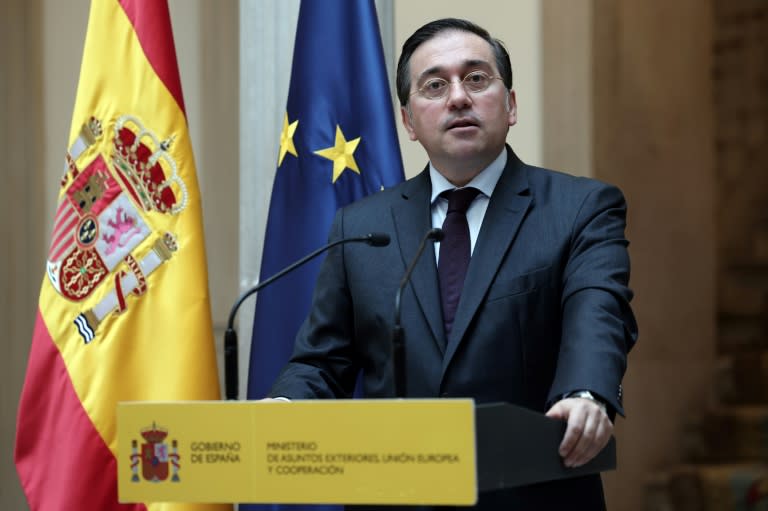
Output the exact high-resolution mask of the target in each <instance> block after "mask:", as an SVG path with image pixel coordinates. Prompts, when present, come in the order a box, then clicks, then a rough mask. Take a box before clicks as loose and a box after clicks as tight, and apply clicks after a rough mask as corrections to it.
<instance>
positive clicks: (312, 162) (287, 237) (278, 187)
mask: <svg viewBox="0 0 768 511" xmlns="http://www.w3.org/2000/svg"><path fill="white" fill-rule="evenodd" d="M394 123H395V121H394V110H393V102H392V97H391V96H390V90H389V85H388V80H387V73H386V67H385V65H384V54H383V51H382V46H381V36H380V34H379V25H378V22H377V19H376V9H375V6H374V3H373V0H354V1H350V0H324V1H322V2H320V1H303V2H302V3H301V8H300V10H299V21H298V26H297V29H296V44H295V47H294V53H293V68H292V71H291V84H290V89H289V92H288V108H287V112H286V114H285V117H284V120H283V126H282V133H281V136H280V152H279V155H278V161H277V172H276V175H275V181H274V185H273V188H272V200H271V203H270V206H269V219H268V221H267V231H266V236H265V241H264V252H263V258H262V263H261V280H264V279H266V278H267V277H269V276H271V275H274V274H275V273H276V272H277V271H279V270H280V269H282V268H284V267H285V266H287V265H289V264H290V263H292V262H294V261H296V260H297V259H300V258H301V257H303V256H305V255H306V254H308V253H309V252H311V251H313V250H315V249H317V248H319V247H320V246H322V245H324V244H325V243H326V241H327V236H328V231H329V229H330V226H331V222H332V220H333V216H334V214H335V212H336V210H337V209H338V208H340V207H343V206H345V205H347V204H349V203H350V202H353V201H355V200H357V199H360V198H361V197H364V196H366V195H369V194H372V193H375V192H378V191H380V190H381V189H383V188H389V187H391V186H393V185H395V184H397V183H398V182H400V181H402V180H403V165H402V160H401V157H400V149H399V146H398V143H397V134H396V131H395V124H394ZM321 259H322V258H317V259H316V260H313V261H311V262H310V263H308V264H307V265H305V266H303V267H302V268H299V269H298V270H296V271H294V272H293V273H291V274H289V275H287V276H286V277H284V278H283V279H281V280H279V281H276V282H275V283H274V284H272V285H270V286H268V287H266V288H265V289H263V290H262V291H261V292H260V294H259V295H258V297H257V300H256V314H255V317H254V324H253V339H252V344H251V357H250V366H249V371H248V397H249V398H252V399H259V398H262V397H264V396H265V395H266V394H267V392H268V391H269V389H270V387H271V385H272V382H273V381H274V380H275V379H276V378H277V376H278V374H279V372H280V370H281V368H282V367H283V366H284V365H285V363H286V362H287V361H288V359H289V358H290V355H291V352H292V350H293V343H294V338H295V336H296V333H297V332H298V330H299V327H300V326H301V323H302V322H303V320H304V318H305V317H306V316H307V314H308V312H309V308H310V300H311V295H312V289H313V287H314V284H315V280H316V279H317V275H318V272H319V269H320V263H321Z"/></svg>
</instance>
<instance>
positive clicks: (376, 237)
mask: <svg viewBox="0 0 768 511" xmlns="http://www.w3.org/2000/svg"><path fill="white" fill-rule="evenodd" d="M366 242H367V243H368V244H369V245H371V246H373V247H386V246H387V245H389V234H385V233H383V232H372V233H370V234H368V235H367V236H366Z"/></svg>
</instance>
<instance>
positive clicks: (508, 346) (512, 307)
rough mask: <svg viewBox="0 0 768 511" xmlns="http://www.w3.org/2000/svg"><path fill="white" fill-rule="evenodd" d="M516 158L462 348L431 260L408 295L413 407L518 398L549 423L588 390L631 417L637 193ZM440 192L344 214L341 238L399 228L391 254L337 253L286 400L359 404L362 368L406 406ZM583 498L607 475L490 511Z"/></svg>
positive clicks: (464, 312) (377, 198)
mask: <svg viewBox="0 0 768 511" xmlns="http://www.w3.org/2000/svg"><path fill="white" fill-rule="evenodd" d="M507 152H508V159H507V165H506V168H505V169H504V172H503V173H502V176H501V178H500V179H499V182H498V184H497V185H496V188H495V190H494V192H493V195H492V196H491V198H490V202H489V204H488V209H487V211H486V214H485V218H484V220H483V224H482V227H481V229H480V233H479V235H478V238H477V241H476V244H475V248H474V252H473V255H472V259H471V262H470V266H469V269H468V273H467V278H466V282H465V286H464V290H463V294H462V297H461V300H460V303H459V305H458V309H457V312H456V319H455V322H454V326H453V330H452V332H451V336H450V338H447V339H446V337H445V334H444V332H443V326H442V324H443V323H442V312H441V305H440V295H439V289H438V279H437V268H436V264H435V257H434V253H433V252H432V251H425V253H424V257H422V258H421V260H420V261H419V263H418V265H417V267H416V269H415V271H414V273H413V277H412V280H411V283H410V285H408V287H407V288H406V289H405V292H404V295H403V299H402V324H403V327H404V331H405V344H406V374H407V395H408V397H432V398H433V397H471V398H474V399H475V401H476V402H478V403H482V402H496V401H504V402H510V403H515V404H519V405H522V406H526V407H528V408H531V409H533V410H538V411H541V412H544V411H546V409H547V408H548V407H549V406H550V405H551V404H552V403H554V402H555V401H557V400H558V399H560V398H561V397H562V396H563V395H564V394H565V393H567V392H570V391H573V390H580V389H587V390H590V391H592V392H593V393H595V394H597V395H599V396H601V397H602V398H603V399H604V400H605V401H606V402H607V403H608V405H609V408H610V409H611V410H612V411H615V412H618V413H621V414H623V408H622V392H621V379H622V376H623V375H624V371H625V368H626V357H627V353H628V352H629V350H630V349H631V347H632V345H633V344H634V342H635V339H636V336H637V327H636V324H635V320H634V317H633V314H632V311H631V309H630V306H629V301H630V299H631V297H632V293H631V291H630V290H629V288H628V282H629V257H628V254H627V245H628V242H627V240H626V239H625V237H624V228H625V221H626V205H625V202H624V197H623V196H622V194H621V192H620V191H619V190H618V189H617V188H615V187H612V186H609V185H606V184H603V183H600V182H598V181H595V180H591V179H586V178H578V177H573V176H569V175H566V174H561V173H558V172H554V171H550V170H545V169H541V168H536V167H532V166H529V165H526V164H524V163H522V162H521V161H520V160H519V159H518V158H517V156H516V155H515V154H514V152H512V150H511V149H509V148H508V149H507ZM430 191H431V183H430V179H429V173H428V172H427V171H426V170H425V171H424V172H422V173H421V174H419V175H418V176H416V177H414V178H413V179H410V180H408V181H406V182H405V183H402V184H401V185H399V186H396V187H394V188H392V189H389V190H386V191H383V192H381V193H378V194H376V195H373V196H370V197H367V198H365V199H363V200H361V201H358V202H356V203H354V204H351V205H350V206H348V207H346V208H344V209H342V210H340V211H339V212H338V214H337V215H336V218H335V220H334V223H333V227H332V230H331V234H330V239H331V240H335V239H339V238H342V237H345V236H357V235H364V234H366V233H369V232H386V233H388V234H390V236H391V237H392V243H391V244H390V245H389V246H388V247H384V248H372V247H368V246H365V245H361V244H347V245H342V246H339V247H336V248H334V249H331V251H330V252H329V253H328V256H327V258H326V259H325V261H324V262H323V265H322V268H321V271H320V276H319V278H318V281H317V285H316V288H315V292H314V296H313V302H312V309H311V312H310V315H309V317H308V318H307V320H306V322H305V323H304V325H303V327H302V329H301V330H300V332H299V334H298V336H297V339H296V345H295V351H294V354H293V357H292V359H291V362H290V363H289V364H288V365H287V366H286V367H285V369H284V370H283V372H282V373H281V375H280V377H279V378H278V380H277V381H276V382H275V384H274V387H273V389H272V391H271V395H272V396H285V397H289V398H293V399H310V398H346V397H351V395H352V393H353V389H354V386H355V381H356V378H357V375H358V372H359V371H360V370H362V371H363V377H362V382H363V390H364V394H365V397H369V398H375V397H390V396H392V395H393V392H394V380H393V374H392V364H391V347H390V343H391V337H390V336H391V326H392V323H393V311H394V297H395V293H396V290H397V287H398V284H399V282H400V279H401V278H402V276H403V274H404V272H405V268H406V265H407V264H408V263H409V262H410V260H411V259H412V258H413V256H414V254H415V253H416V251H417V247H418V245H419V242H420V241H421V239H422V237H423V236H424V234H425V233H426V232H427V231H428V230H429V229H430V228H431V215H430ZM510 434H513V432H510ZM578 502H581V503H582V504H584V505H585V507H579V509H601V508H602V507H603V506H604V504H603V497H602V486H601V484H600V478H599V477H597V476H594V477H586V478H578V479H571V480H565V481H558V482H551V483H544V484H540V485H534V486H529V487H525V488H519V489H515V490H511V491H505V492H495V493H493V494H488V495H482V496H481V500H480V506H479V507H482V508H484V509H502V508H503V509H550V508H552V509H555V508H557V507H558V506H561V505H562V506H565V505H569V506H570V507H573V506H574V505H578V504H577V503H578ZM390 509H391V508H390Z"/></svg>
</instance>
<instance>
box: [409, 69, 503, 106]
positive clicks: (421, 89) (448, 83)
mask: <svg viewBox="0 0 768 511" xmlns="http://www.w3.org/2000/svg"><path fill="white" fill-rule="evenodd" d="M474 75H483V76H485V77H487V78H488V79H489V80H488V86H487V87H485V88H484V89H480V90H469V89H467V85H466V81H467V78H469V77H470V76H474ZM493 80H502V81H503V80H504V79H503V78H502V77H501V76H498V75H490V74H488V73H486V72H485V71H481V70H479V69H477V70H475V71H470V72H469V73H467V74H465V75H464V77H463V78H462V79H461V80H460V81H459V84H460V85H461V87H462V88H463V89H464V92H466V93H467V94H481V93H483V92H485V91H487V90H488V89H490V88H491V85H492V84H493ZM436 81H437V82H444V83H445V84H446V87H445V89H443V90H444V92H443V93H442V94H441V95H440V96H434V97H431V96H427V95H426V94H425V93H424V88H425V87H426V86H427V85H429V84H430V83H434V82H436ZM453 83H455V82H454V80H446V79H445V78H441V77H439V76H435V77H432V78H430V79H428V80H427V81H426V82H424V84H423V85H422V86H421V87H419V88H418V89H416V90H415V91H413V92H411V93H410V94H409V95H408V98H409V99H410V98H412V97H413V96H415V95H416V94H418V95H419V96H421V97H422V98H424V99H427V100H429V101H437V100H440V99H444V98H445V97H446V96H448V92H449V90H450V88H451V84H453Z"/></svg>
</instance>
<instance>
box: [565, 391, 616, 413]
mask: <svg viewBox="0 0 768 511" xmlns="http://www.w3.org/2000/svg"><path fill="white" fill-rule="evenodd" d="M565 397H566V398H569V397H580V398H583V399H589V400H590V401H594V402H595V403H597V405H598V406H599V407H600V408H602V409H603V411H604V412H605V411H606V406H605V403H604V402H603V400H602V399H600V398H598V397H596V396H595V395H594V394H593V393H591V392H590V391H588V390H577V391H574V392H569V393H568V394H566V395H565Z"/></svg>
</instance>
